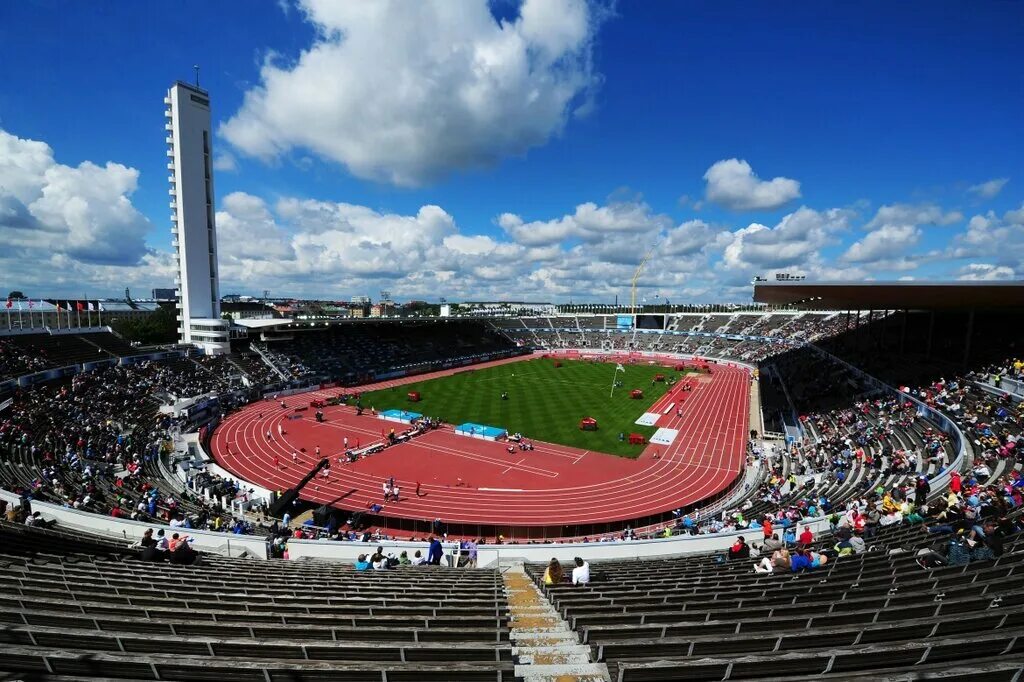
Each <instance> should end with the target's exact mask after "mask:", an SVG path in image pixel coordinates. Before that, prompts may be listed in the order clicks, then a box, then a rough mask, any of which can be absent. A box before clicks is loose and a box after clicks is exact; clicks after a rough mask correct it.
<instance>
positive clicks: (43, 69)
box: [0, 0, 1024, 302]
mask: <svg viewBox="0 0 1024 682" xmlns="http://www.w3.org/2000/svg"><path fill="white" fill-rule="evenodd" d="M1022 45H1024V3H1020V2H1010V1H1006V0H995V1H992V2H972V3H967V2H920V3H914V2H907V3H883V2H877V3H858V4H853V3H818V2H815V3H788V4H785V5H778V4H777V3H755V2H721V1H719V2H685V3H683V2H680V3H641V2H619V3H617V4H609V3H599V4H598V3H590V4H586V3H583V2H576V1H574V0H565V1H564V2H563V1H561V0H559V1H557V2H556V1H554V0H543V1H536V0H527V1H526V2H524V3H520V2H512V1H511V0H499V1H497V2H492V3H490V4H488V3H485V2H483V1H482V0H479V1H470V0H464V1H462V0H459V1H451V2H439V3H430V2H424V3H418V4H417V5H410V4H408V3H394V4H388V3H363V2H360V3H342V2H328V1H327V0H305V1H304V2H302V3H296V2H287V3H286V2H281V3H276V2H270V1H267V2H252V3H247V4H245V5H244V9H243V6H242V5H240V4H239V3H236V2H216V1H215V2H210V1H204V2H198V1H192V0H184V1H181V2H176V3H173V4H164V3H129V2H95V3H68V2H63V3H60V2H49V1H47V2H44V1H35V2H31V1H27V2H20V3H0V246H2V249H0V273H3V274H4V275H5V276H0V287H7V288H8V289H11V288H18V289H22V290H25V291H26V293H32V294H35V295H78V294H80V293H89V294H91V295H106V294H114V293H117V292H119V291H120V290H121V289H122V288H123V287H124V286H125V285H128V286H132V287H134V288H135V290H136V291H137V292H146V291H148V289H150V288H151V287H154V286H163V285H167V284H169V283H170V280H171V279H172V277H173V274H172V264H171V260H170V233H169V220H168V216H169V209H168V208H167V201H168V197H167V180H166V176H167V172H166V170H165V164H166V158H165V156H164V145H163V136H164V131H163V111H162V110H163V102H162V98H163V94H164V91H165V89H166V88H167V86H168V85H169V84H170V83H171V82H172V81H173V80H174V79H176V78H182V79H191V78H192V65H193V64H195V63H198V64H200V65H201V66H202V71H201V81H202V86H203V87H205V88H208V89H209V90H210V91H211V95H212V99H213V102H214V118H215V121H216V127H217V131H218V132H217V138H216V143H215V147H216V149H217V152H218V156H219V164H218V165H219V168H220V169H221V170H219V171H218V173H217V178H216V190H217V198H218V216H217V219H218V231H219V234H220V242H221V244H220V251H221V273H222V278H223V280H224V281H223V282H222V291H224V292H228V291H239V292H242V293H255V292H259V291H262V290H263V289H270V290H271V291H272V292H274V294H276V295H295V296H324V297H337V298H342V297H348V296H351V295H354V294H362V293H371V294H375V293H376V292H377V291H378V290H380V289H389V290H391V291H392V292H393V293H394V294H395V295H396V296H397V297H399V298H405V299H407V298H428V299H435V300H436V298H437V297H439V296H448V297H449V298H451V299H453V300H455V299H459V298H467V299H480V298H516V299H523V298H526V299H534V300H553V301H563V300H568V299H569V298H573V299H574V300H587V299H594V300H610V299H611V298H613V297H614V296H615V294H617V293H618V294H620V295H625V294H626V291H627V286H628V281H629V279H630V277H631V276H632V273H633V270H634V269H635V267H636V263H637V262H638V261H639V260H640V258H641V257H642V256H643V254H644V253H645V252H646V251H647V250H648V249H650V248H652V247H654V249H655V251H654V254H655V255H654V258H653V259H652V261H651V263H650V265H649V266H648V268H647V270H646V271H645V274H644V276H643V278H642V280H641V282H642V285H643V290H644V295H645V296H647V297H650V298H653V297H654V296H656V295H657V296H662V297H665V298H670V299H671V300H673V301H680V302H682V301H719V300H729V301H744V300H749V297H750V287H749V284H748V282H749V280H750V278H751V277H752V276H753V275H755V274H767V273H770V272H775V271H779V270H788V271H799V272H803V273H806V274H808V276H809V277H811V278H818V279H836V278H841V279H855V280H857V279H899V278H915V279H953V278H970V279H979V278H999V279H1021V278H1024V264H1022V263H1024V173H1022V170H1024V161H1022V159H1024V141H1022V140H1024V134H1022V133H1024V124H1022V121H1024V50H1022V49H1021V46H1022Z"/></svg>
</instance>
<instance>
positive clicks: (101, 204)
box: [0, 130, 150, 280]
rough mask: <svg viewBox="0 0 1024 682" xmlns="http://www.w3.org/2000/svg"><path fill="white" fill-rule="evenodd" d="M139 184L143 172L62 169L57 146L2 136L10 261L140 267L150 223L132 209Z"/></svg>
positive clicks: (3, 217)
mask: <svg viewBox="0 0 1024 682" xmlns="http://www.w3.org/2000/svg"><path fill="white" fill-rule="evenodd" d="M138 179H139V172H138V171H137V170H135V169H134V168H128V167H126V166H123V165H121V164H119V163H113V162H107V163H106V164H105V165H103V166H99V165H97V164H94V163H92V162H91V161H83V162H82V163H80V164H79V165H78V166H66V165H64V164H61V163H57V161H56V160H55V159H54V155H53V150H52V149H51V148H50V147H49V145H47V144H45V143H43V142H39V141H35V140H27V139H22V138H19V137H16V136H15V135H12V134H10V133H8V132H6V131H4V130H0V233H2V235H3V241H4V245H5V246H6V247H7V248H6V250H5V251H6V253H5V254H3V256H4V258H5V260H6V259H13V258H17V259H20V260H25V259H30V258H35V259H37V260H38V261H40V262H41V261H45V260H47V259H49V258H51V257H53V256H60V255H67V256H68V257H70V258H72V259H75V260H77V261H81V262H82V263H86V264H93V265H114V266H118V265H134V264H138V263H140V262H141V261H142V259H143V257H144V256H145V255H146V254H147V252H148V249H147V247H146V244H145V236H146V233H147V232H148V231H149V229H150V224H149V222H148V221H147V220H146V219H145V218H144V217H143V216H142V214H141V213H139V211H138V210H136V208H135V206H134V205H133V204H132V202H131V195H132V194H133V193H134V192H135V190H136V188H137V186H138ZM23 266H24V263H13V264H10V266H9V267H10V268H12V269H15V270H16V269H19V268H22V267H23ZM4 269H6V267H5V268H0V270H4ZM36 277H38V278H39V279H42V280H45V279H46V278H45V277H40V275H38V274H37V275H36Z"/></svg>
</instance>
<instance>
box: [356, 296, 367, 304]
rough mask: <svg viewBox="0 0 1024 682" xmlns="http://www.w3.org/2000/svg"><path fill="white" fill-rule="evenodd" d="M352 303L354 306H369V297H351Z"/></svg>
mask: <svg viewBox="0 0 1024 682" xmlns="http://www.w3.org/2000/svg"><path fill="white" fill-rule="evenodd" d="M352 303H353V304H354V305H369V303H370V297H369V296H353V297H352Z"/></svg>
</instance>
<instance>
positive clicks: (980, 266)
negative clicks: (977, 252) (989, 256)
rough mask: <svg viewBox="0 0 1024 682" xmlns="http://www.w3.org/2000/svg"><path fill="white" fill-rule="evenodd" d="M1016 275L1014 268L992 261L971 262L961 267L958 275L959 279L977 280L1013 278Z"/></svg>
mask: <svg viewBox="0 0 1024 682" xmlns="http://www.w3.org/2000/svg"><path fill="white" fill-rule="evenodd" d="M1014 277H1015V274H1014V271H1013V268H1011V267H1008V266H1005V265H992V264H990V263H969V264H967V265H965V266H963V267H962V268H960V271H959V273H958V275H957V279H962V280H976V281H980V280H999V279H1013V278H1014Z"/></svg>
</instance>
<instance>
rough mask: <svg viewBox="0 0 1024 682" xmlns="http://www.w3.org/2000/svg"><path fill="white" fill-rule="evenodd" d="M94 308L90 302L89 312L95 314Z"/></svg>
mask: <svg viewBox="0 0 1024 682" xmlns="http://www.w3.org/2000/svg"><path fill="white" fill-rule="evenodd" d="M95 310H96V308H94V307H93V305H92V301H89V312H90V313H91V312H95Z"/></svg>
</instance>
